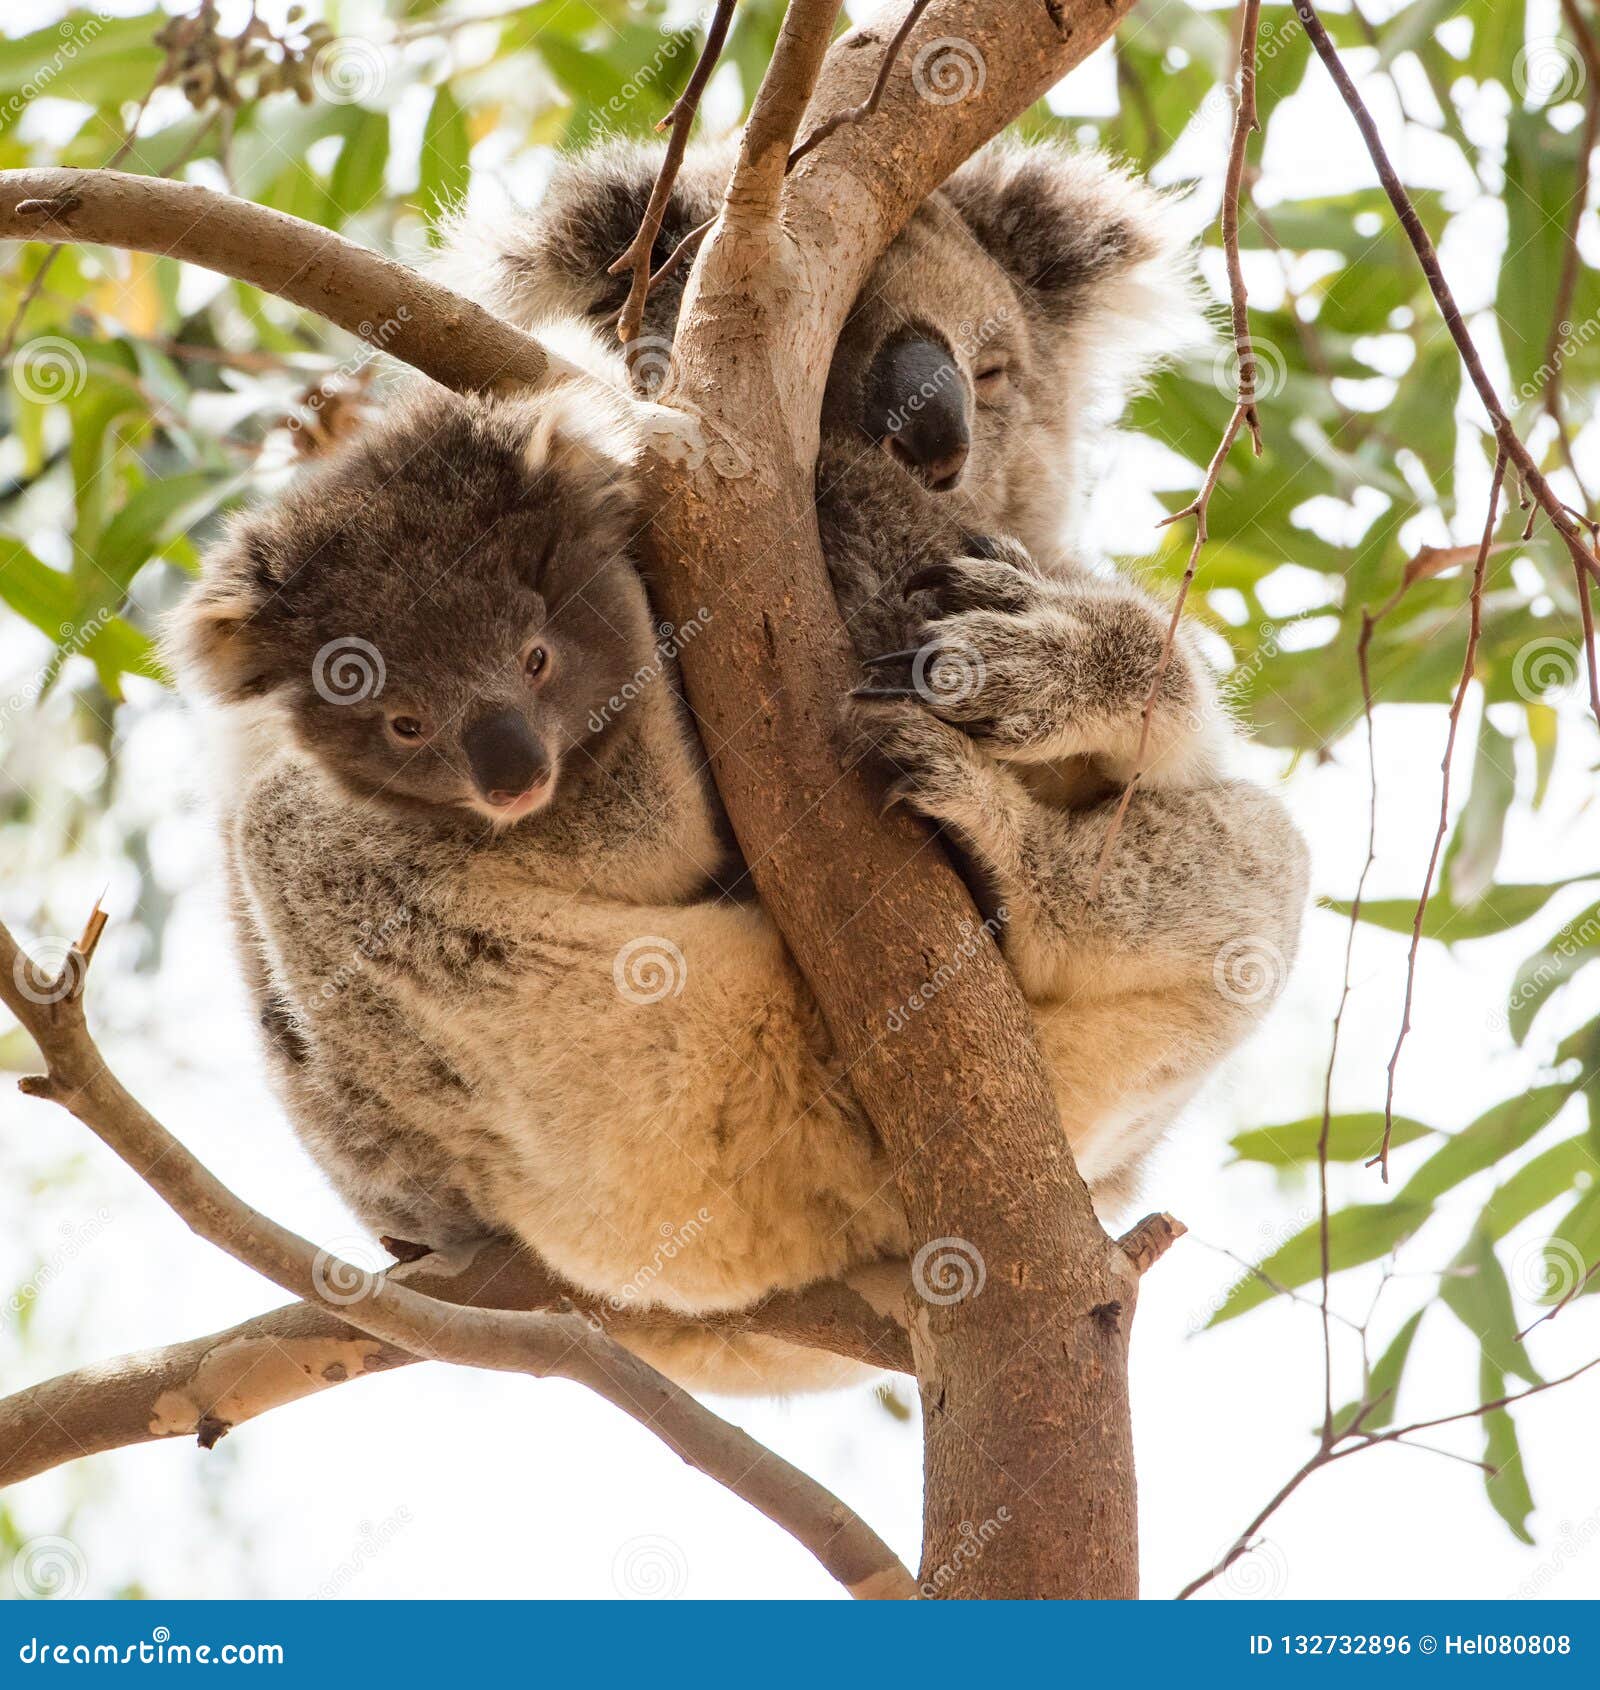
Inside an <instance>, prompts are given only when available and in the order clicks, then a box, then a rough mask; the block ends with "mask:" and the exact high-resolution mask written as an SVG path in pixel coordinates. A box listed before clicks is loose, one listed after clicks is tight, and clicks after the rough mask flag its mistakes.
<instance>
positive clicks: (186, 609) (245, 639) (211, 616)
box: [162, 516, 283, 704]
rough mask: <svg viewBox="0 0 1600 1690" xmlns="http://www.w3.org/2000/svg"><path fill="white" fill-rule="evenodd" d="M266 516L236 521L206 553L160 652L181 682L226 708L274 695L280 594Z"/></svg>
mask: <svg viewBox="0 0 1600 1690" xmlns="http://www.w3.org/2000/svg"><path fill="white" fill-rule="evenodd" d="M277 562H278V559H277V548H276V546H275V544H274V543H273V539H272V535H271V531H270V528H269V527H268V526H267V525H266V524H264V523H263V521H262V519H261V518H260V517H250V516H245V517H236V518H235V519H234V521H233V523H232V525H231V526H230V527H229V529H228V531H227V532H226V533H225V534H224V535H223V536H222V538H221V539H219V540H218V541H217V542H216V544H215V545H214V546H212V547H211V549H210V550H209V551H208V552H207V553H206V555H205V558H204V560H203V562H202V564H201V574H200V580H199V582H198V584H197V585H196V586H195V588H194V590H193V591H192V592H190V593H189V595H188V596H187V597H186V598H185V599H184V601H183V603H182V604H181V605H179V606H178V608H177V609H176V610H175V611H173V613H172V614H171V616H169V617H168V619H167V623H166V627H165V629H164V630H163V638H162V650H163V655H164V656H165V657H166V660H167V662H168V663H169V665H170V666H171V668H172V669H173V671H174V672H175V673H176V674H177V676H178V678H179V680H180V681H181V682H182V683H183V684H184V685H185V686H188V687H192V688H194V690H196V691H197V692H203V693H206V694H208V695H210V696H211V697H213V698H216V699H218V700H220V701H221V702H223V703H228V704H238V703H242V702H244V701H245V700H247V699H251V698H260V697H262V696H263V695H265V694H266V693H267V692H269V691H270V690H271V687H272V680H271V662H270V655H269V650H268V632H269V628H270V625H271V623H272V622H273V620H274V606H275V604H276V602H277V600H278V596H279V594H280V592H281V589H282V585H283V583H282V579H281V576H280V574H279V571H278V568H277Z"/></svg>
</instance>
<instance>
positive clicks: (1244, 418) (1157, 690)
mask: <svg viewBox="0 0 1600 1690" xmlns="http://www.w3.org/2000/svg"><path fill="white" fill-rule="evenodd" d="M1260 25H1261V0H1245V4H1244V10H1243V12H1242V14H1241V17H1240V23H1239V98H1238V103H1237V104H1236V105H1235V107H1234V113H1233V139H1232V142H1231V144H1230V145H1229V148H1228V170H1227V176H1226V179H1225V181H1224V184H1223V190H1222V246H1223V251H1224V253H1225V255H1226V259H1227V267H1228V295H1229V302H1230V307H1231V314H1232V320H1233V345H1234V353H1235V356H1236V357H1237V358H1238V361H1239V373H1238V397H1237V399H1236V400H1235V403H1234V407H1233V414H1232V416H1230V417H1229V418H1228V425H1227V427H1226V428H1225V429H1223V431H1222V440H1221V442H1220V444H1219V445H1218V447H1217V449H1216V451H1215V452H1214V453H1213V454H1212V458H1211V463H1210V465H1209V467H1208V468H1207V470H1206V473H1205V479H1204V480H1203V481H1202V482H1201V484H1200V491H1199V492H1198V493H1197V494H1196V495H1195V497H1194V498H1193V500H1191V501H1190V503H1189V504H1187V505H1185V506H1184V508H1183V509H1182V510H1181V511H1174V512H1173V514H1172V515H1171V516H1169V517H1167V518H1166V519H1165V520H1164V521H1163V522H1162V523H1161V525H1160V526H1161V527H1163V528H1167V527H1170V526H1171V525H1172V524H1173V523H1177V522H1183V521H1186V520H1187V519H1188V518H1189V517H1193V518H1194V543H1193V544H1192V545H1191V546H1190V548H1189V561H1188V564H1187V566H1186V567H1185V569H1184V572H1183V578H1182V580H1180V581H1179V583H1178V592H1177V596H1176V598H1175V599H1174V600H1173V604H1172V615H1171V617H1170V619H1169V620H1168V622H1167V632H1166V637H1165V638H1164V639H1163V640H1162V642H1161V653H1160V656H1159V657H1158V658H1157V659H1156V667H1155V673H1154V674H1153V675H1152V676H1151V677H1150V688H1149V691H1148V692H1146V694H1145V699H1144V709H1143V712H1142V713H1141V715H1140V718H1139V744H1138V748H1137V749H1136V750H1135V752H1134V755H1133V773H1132V775H1131V776H1129V778H1128V783H1127V785H1126V786H1124V787H1123V789H1122V797H1121V799H1120V800H1119V801H1118V804H1117V808H1116V811H1115V813H1114V814H1113V816H1112V818H1111V825H1110V826H1109V827H1108V828H1107V829H1106V837H1105V843H1104V844H1103V845H1102V846H1101V847H1100V859H1099V861H1098V862H1097V863H1096V864H1095V870H1094V879H1093V880H1092V881H1091V882H1090V885H1089V897H1090V900H1091V901H1093V900H1094V899H1096V898H1098V897H1099V895H1100V885H1101V882H1102V881H1103V880H1104V878H1105V872H1106V868H1107V865H1108V864H1109V863H1110V861H1111V853H1112V852H1113V851H1114V850H1115V849H1116V845H1117V839H1118V836H1119V835H1120V834H1121V832H1122V824H1123V820H1124V818H1125V817H1126V816H1127V813H1128V806H1129V805H1130V804H1131V803H1132V802H1133V795H1134V792H1135V791H1136V790H1137V788H1138V786H1139V782H1140V781H1141V779H1142V778H1143V776H1144V768H1145V759H1146V757H1147V756H1148V755H1149V752H1150V727H1151V723H1152V722H1153V721H1154V719H1155V710H1156V702H1157V700H1158V699H1159V698H1160V697H1161V686H1162V683H1163V682H1164V681H1165V680H1166V678H1167V670H1168V668H1169V667H1170V666H1171V663H1172V654H1173V652H1174V650H1175V649H1176V647H1177V643H1178V628H1179V625H1180V623H1181V620H1182V617H1183V610H1184V606H1185V605H1186V604H1187V603H1188V601H1189V589H1190V588H1191V587H1192V586H1193V585H1194V578H1195V572H1196V570H1197V569H1198V568H1199V565H1200V554H1201V552H1202V551H1204V550H1205V545H1206V540H1207V539H1208V538H1209V531H1208V529H1207V527H1206V513H1207V511H1208V510H1209V509H1210V506H1211V495H1212V494H1213V493H1214V492H1216V490H1217V482H1218V481H1219V480H1220V479H1221V476H1222V469H1223V465H1224V464H1226V463H1227V461H1228V454H1229V453H1230V452H1231V451H1232V450H1233V443H1234V442H1235V441H1236V440H1237V439H1238V438H1239V435H1240V432H1241V431H1242V430H1244V429H1248V430H1249V431H1250V441H1251V445H1252V446H1253V448H1254V450H1255V455H1256V456H1257V457H1258V458H1259V457H1260V456H1261V450H1262V447H1261V417H1260V413H1259V412H1258V411H1257V409H1256V354H1255V343H1254V341H1253V340H1252V339H1251V335H1250V296H1249V293H1248V292H1247V291H1246V289H1245V285H1244V263H1243V261H1242V259H1241V258H1240V256H1239V204H1240V200H1241V198H1242V197H1243V193H1244V181H1245V163H1246V159H1247V157H1248V152H1249V146H1250V137H1251V136H1252V135H1253V134H1255V133H1256V131H1257V130H1259V129H1260V127H1261V120H1260V117H1259V115H1258V113H1257V110H1256V41H1257V37H1258V34H1259V30H1260Z"/></svg>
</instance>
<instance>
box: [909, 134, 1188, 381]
mask: <svg viewBox="0 0 1600 1690" xmlns="http://www.w3.org/2000/svg"><path fill="white" fill-rule="evenodd" d="M941 193H942V196H943V197H944V198H945V199H946V200H948V201H949V203H950V204H951V205H952V206H953V207H954V208H955V210H956V212H957V213H958V214H959V216H960V217H961V220H962V221H963V222H964V223H965V224H966V226H967V228H968V229H969V230H970V231H971V232H972V234H973V236H974V238H975V239H976V240H977V242H978V244H979V245H980V246H981V247H983V249H984V250H985V251H986V252H987V253H988V254H989V255H990V256H991V257H992V258H994V259H995V261H996V262H997V263H999V264H1000V265H1001V266H1002V267H1003V268H1004V269H1005V270H1006V271H1007V273H1008V274H1009V275H1010V277H1011V279H1012V280H1013V281H1014V282H1015V283H1016V284H1017V285H1018V286H1019V287H1020V288H1021V289H1022V290H1023V292H1024V294H1025V295H1026V297H1027V298H1028V299H1029V300H1031V301H1032V302H1033V303H1034V304H1035V305H1036V306H1037V307H1038V308H1039V309H1040V310H1041V311H1043V312H1044V313H1045V315H1046V316H1048V317H1049V318H1051V319H1053V320H1055V321H1057V322H1060V323H1076V322H1081V321H1082V320H1083V319H1084V318H1085V317H1087V316H1097V317H1098V316H1106V317H1110V318H1112V319H1114V321H1112V322H1109V323H1104V324H1103V325H1102V332H1103V331H1104V330H1106V329H1109V330H1110V331H1112V332H1113V333H1115V332H1117V331H1119V330H1120V331H1121V333H1122V334H1123V335H1124V336H1127V337H1131V339H1132V340H1134V341H1138V342H1148V343H1150V350H1149V351H1144V352H1143V353H1142V355H1143V356H1144V357H1145V358H1148V357H1150V356H1153V355H1157V354H1159V353H1160V352H1163V351H1164V352H1172V351H1174V350H1177V349H1178V348H1179V347H1181V346H1182V345H1183V344H1184V343H1185V342H1188V341H1197V340H1199V339H1201V338H1203V335H1204V318H1203V313H1202V312H1201V310H1200V308H1199V307H1198V305H1197V303H1196V288H1195V283H1194V279H1193V272H1194V263H1193V256H1192V242H1191V240H1190V238H1189V237H1188V235H1187V234H1186V233H1185V232H1184V231H1183V230H1182V229H1181V228H1180V227H1179V220H1178V218H1177V217H1176V216H1175V211H1176V202H1175V201H1174V199H1173V198H1172V197H1171V196H1169V195H1164V194H1161V193H1158V192H1157V191H1156V190H1155V189H1153V188H1151V187H1150V186H1149V185H1148V184H1147V183H1145V182H1143V181H1140V180H1139V179H1137V178H1136V177H1133V176H1130V175H1128V174H1127V173H1126V172H1124V171H1122V170H1119V169H1117V168H1116V167H1115V166H1114V165H1112V164H1111V163H1110V162H1109V161H1108V160H1107V159H1106V158H1105V157H1104V156H1103V155H1102V154H1099V153H1096V152H1091V151H1086V150H1079V149H1075V148H1072V147H1068V146H1064V145H1061V144H1049V145H1024V144H1021V143H1017V142H1009V143H1008V142H997V143H995V144H993V145H991V146H989V147H986V148H985V149H984V150H983V151H982V152H980V153H978V154H977V155H976V156H975V157H974V158H972V159H970V160H969V161H968V162H967V163H966V164H965V165H963V166H962V167H961V169H960V170H958V171H957V172H956V173H955V175H954V176H952V177H951V178H950V180H949V181H948V182H947V183H946V184H945V185H944V187H943V189H942V190H941ZM1129 350H1130V351H1133V350H1134V349H1133V348H1132V347H1131V346H1130V348H1129ZM1136 356H1137V355H1136Z"/></svg>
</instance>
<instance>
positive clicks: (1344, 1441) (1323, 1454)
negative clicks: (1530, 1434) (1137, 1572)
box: [1178, 1356, 1600, 1601]
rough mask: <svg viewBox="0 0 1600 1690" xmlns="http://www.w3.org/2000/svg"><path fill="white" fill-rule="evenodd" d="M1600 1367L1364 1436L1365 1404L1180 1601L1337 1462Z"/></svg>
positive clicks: (1371, 1405)
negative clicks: (1333, 1445)
mask: <svg viewBox="0 0 1600 1690" xmlns="http://www.w3.org/2000/svg"><path fill="white" fill-rule="evenodd" d="M1596 1367H1600V1356H1596V1357H1595V1358H1594V1360H1593V1361H1586V1362H1585V1363H1584V1364H1583V1365H1582V1366H1581V1367H1575V1368H1573V1370H1572V1371H1571V1372H1570V1373H1563V1374H1562V1375H1561V1377H1560V1378H1559V1379H1545V1380H1542V1381H1541V1382H1540V1383H1539V1384H1537V1385H1529V1386H1527V1387H1526V1388H1525V1389H1523V1390H1520V1391H1512V1392H1510V1393H1509V1394H1508V1395H1506V1396H1501V1397H1496V1398H1495V1399H1494V1400H1493V1401H1492V1402H1481V1403H1478V1404H1477V1405H1476V1406H1475V1407H1473V1408H1464V1409H1461V1410H1459V1411H1458V1412H1456V1413H1455V1414H1442V1415H1440V1416H1438V1418H1436V1419H1433V1420H1418V1421H1415V1422H1413V1423H1412V1424H1411V1425H1409V1426H1396V1427H1394V1428H1393V1429H1392V1430H1390V1431H1387V1432H1364V1431H1362V1430H1361V1427H1362V1423H1363V1422H1364V1421H1365V1420H1366V1419H1367V1417H1368V1416H1369V1415H1370V1414H1371V1413H1372V1412H1373V1410H1374V1409H1375V1408H1376V1407H1377V1406H1378V1404H1377V1403H1376V1402H1368V1403H1363V1404H1362V1405H1361V1408H1360V1409H1359V1410H1358V1411H1357V1412H1356V1415H1355V1417H1354V1419H1352V1420H1351V1422H1350V1425H1349V1427H1348V1428H1347V1429H1346V1430H1345V1431H1344V1432H1343V1433H1341V1434H1340V1436H1339V1438H1338V1439H1337V1440H1336V1443H1337V1444H1338V1445H1340V1446H1345V1447H1338V1448H1329V1447H1327V1446H1321V1447H1319V1448H1317V1449H1316V1450H1314V1451H1313V1452H1312V1454H1311V1455H1310V1456H1309V1457H1308V1458H1307V1459H1306V1461H1305V1463H1304V1464H1303V1465H1302V1466H1301V1467H1299V1468H1298V1469H1297V1470H1296V1471H1295V1472H1294V1473H1293V1474H1292V1475H1291V1476H1290V1477H1289V1478H1288V1479H1287V1480H1285V1481H1284V1483H1283V1484H1282V1485H1280V1486H1279V1487H1278V1489H1277V1490H1276V1491H1275V1492H1274V1493H1273V1495H1272V1497H1271V1499H1270V1500H1269V1501H1268V1502H1267V1503H1266V1505H1265V1506H1264V1507H1263V1508H1262V1509H1261V1510H1260V1511H1259V1512H1258V1513H1257V1514H1256V1516H1255V1517H1254V1519H1252V1520H1251V1522H1250V1524H1249V1525H1248V1526H1246V1527H1245V1529H1244V1530H1243V1531H1242V1532H1241V1533H1240V1534H1239V1536H1238V1537H1237V1538H1235V1539H1234V1542H1233V1545H1232V1547H1231V1548H1230V1549H1229V1550H1228V1552H1227V1554H1226V1555H1224V1556H1223V1557H1222V1559H1221V1560H1220V1561H1218V1562H1217V1563H1216V1565H1215V1566H1212V1567H1208V1568H1207V1569H1206V1570H1205V1571H1204V1572H1203V1573H1200V1574H1198V1575H1197V1576H1196V1577H1194V1578H1192V1579H1190V1580H1189V1582H1188V1583H1187V1584H1186V1585H1185V1586H1184V1587H1183V1589H1182V1590H1180V1591H1179V1592H1178V1598H1179V1600H1180V1601H1181V1600H1182V1599H1183V1598H1185V1597H1188V1596H1193V1595H1194V1593H1195V1592H1196V1591H1197V1590H1201V1589H1203V1588H1204V1587H1205V1586H1206V1585H1208V1584H1210V1583H1211V1581H1212V1580H1213V1579H1214V1578H1218V1577H1220V1576H1221V1575H1222V1574H1223V1573H1225V1572H1226V1571H1227V1570H1228V1568H1229V1567H1231V1566H1232V1565H1233V1564H1234V1562H1235V1561H1237V1560H1238V1559H1239V1557H1240V1556H1241V1555H1244V1554H1246V1553H1248V1551H1249V1549H1250V1547H1251V1540H1252V1539H1253V1538H1254V1537H1255V1535H1256V1533H1257V1532H1258V1531H1260V1530H1261V1528H1262V1527H1263V1526H1264V1525H1265V1524H1266V1523H1267V1521H1268V1520H1270V1519H1271V1518H1272V1516H1273V1515H1274V1514H1276V1513H1277V1511H1278V1510H1279V1509H1280V1508H1281V1507H1282V1506H1283V1505H1284V1503H1285V1502H1287V1501H1288V1500H1289V1498H1290V1497H1291V1496H1292V1495H1293V1494H1294V1493H1295V1492H1296V1491H1297V1490H1299V1488H1300V1487H1301V1485H1303V1484H1304V1483H1305V1482H1306V1480H1307V1479H1309V1478H1310V1477H1311V1475H1312V1474H1313V1473H1316V1472H1319V1471H1320V1470H1321V1469H1322V1468H1324V1467H1328V1466H1331V1465H1332V1464H1333V1463H1334V1462H1335V1461H1343V1460H1344V1459H1345V1458H1346V1457H1348V1456H1351V1455H1359V1454H1360V1453H1361V1451H1362V1450H1366V1449H1375V1448H1377V1446H1378V1445H1379V1444H1400V1445H1402V1446H1403V1447H1430V1446H1417V1445H1416V1444H1415V1442H1414V1440H1415V1437H1416V1434H1417V1433H1418V1432H1427V1431H1431V1430H1432V1429H1433V1428H1434V1427H1436V1426H1453V1425H1456V1424H1458V1423H1459V1422H1461V1421H1463V1420H1480V1419H1482V1418H1483V1416H1484V1415H1486V1414H1494V1413H1496V1412H1497V1411H1498V1410H1500V1409H1502V1408H1510V1407H1511V1406H1512V1405H1513V1404H1514V1403H1519V1402H1523V1401H1525V1400H1526V1399H1527V1398H1528V1397H1536V1396H1538V1395H1539V1394H1540V1393H1541V1392H1543V1391H1553V1390H1555V1389H1556V1388H1557V1387H1558V1386H1560V1385H1570V1384H1571V1383H1572V1381H1573V1380H1574V1379H1580V1378H1582V1377H1583V1375H1584V1374H1585V1373H1588V1372H1590V1371H1591V1370H1592V1369H1594V1368H1596ZM1432 1453H1434V1454H1440V1455H1442V1454H1445V1453H1447V1452H1446V1451H1443V1450H1434V1451H1432Z"/></svg>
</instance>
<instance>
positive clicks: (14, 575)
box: [0, 536, 166, 698]
mask: <svg viewBox="0 0 1600 1690" xmlns="http://www.w3.org/2000/svg"><path fill="white" fill-rule="evenodd" d="M0 599H3V600H4V601H5V602H6V603H7V604H8V605H10V606H11V608H12V609H13V610H14V611H16V613H17V614H18V615H19V616H21V617H23V618H25V619H26V620H27V621H29V622H31V623H32V624H33V625H34V627H35V628H37V629H38V630H39V632H40V633H42V634H44V635H45V636H46V637H47V638H48V639H50V640H52V641H53V642H54V643H55V645H56V647H57V649H58V651H61V652H75V651H81V652H82V653H83V654H84V655H85V656H86V657H88V658H89V659H90V660H91V661H92V662H93V663H94V665H95V668H96V670H97V671H98V673H99V675H100V679H101V682H102V684H103V685H104V686H105V688H106V691H107V692H108V693H110V694H111V696H112V697H113V698H116V697H118V696H120V689H119V687H118V677H120V676H122V675H145V676H147V677H149V678H150V679H152V680H164V679H165V678H166V677H165V674H164V673H163V671H162V669H161V665H160V663H159V661H158V660H157V658H156V655H155V651H154V648H153V646H152V645H151V642H150V640H149V638H148V636H146V635H145V634H142V633H140V632H139V630H138V629H137V628H134V627H132V626H131V625H130V624H129V623H127V622H125V621H123V619H122V618H121V617H120V616H110V615H108V614H106V613H104V612H101V613H100V614H99V615H93V614H88V615H86V614H85V612H84V607H83V604H82V602H81V600H80V599H79V596H78V591H77V587H76V585H75V584H74V582H73V580H72V577H71V576H68V575H64V574H62V572H61V571H60V570H59V569H51V568H49V567H48V566H47V565H45V564H44V563H41V562H40V560H39V559H38V558H36V557H35V556H34V555H33V553H32V552H30V551H29V550H28V548H27V547H26V546H24V545H23V544H22V543H21V542H20V541H18V540H10V539H7V538H5V537H4V536H0Z"/></svg>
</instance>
